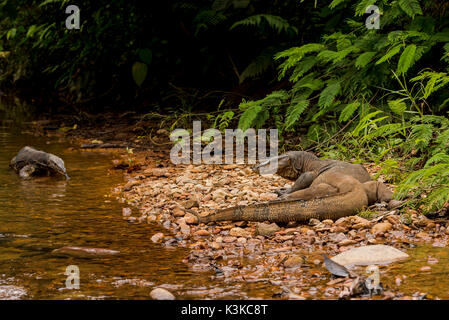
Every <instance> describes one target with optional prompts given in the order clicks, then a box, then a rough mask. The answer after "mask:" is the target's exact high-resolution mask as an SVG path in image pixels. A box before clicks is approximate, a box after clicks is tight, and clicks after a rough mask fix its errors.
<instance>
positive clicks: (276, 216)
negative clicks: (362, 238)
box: [196, 152, 392, 223]
mask: <svg viewBox="0 0 449 320" xmlns="http://www.w3.org/2000/svg"><path fill="white" fill-rule="evenodd" d="M267 164H268V162H264V163H262V164H261V165H259V166H257V167H256V170H257V169H258V168H260V167H261V166H262V165H267ZM278 165H279V169H280V170H278V173H280V174H281V175H282V176H284V177H290V178H291V179H294V177H296V176H298V175H299V178H298V179H297V182H298V181H299V183H298V184H297V183H295V185H297V187H298V186H300V187H303V186H304V185H306V187H303V188H301V189H296V191H293V192H291V193H286V194H285V195H284V196H282V197H281V199H280V200H275V201H271V202H265V203H258V204H254V205H249V206H237V207H231V208H227V209H223V210H219V211H216V212H215V213H212V214H210V215H208V216H205V217H202V216H199V215H197V214H196V216H197V217H198V219H199V222H203V223H207V222H211V221H225V220H230V221H240V220H243V221H271V222H288V221H307V220H309V219H310V218H316V219H320V220H322V219H332V220H336V219H338V218H341V217H345V216H350V215H354V214H357V213H358V212H359V211H360V210H362V209H363V208H365V207H366V206H367V205H368V204H371V203H375V202H377V201H390V200H391V197H392V192H391V191H390V190H389V189H388V188H387V187H386V186H385V185H384V184H383V183H382V182H377V181H371V179H370V176H369V174H368V172H367V171H366V169H365V168H363V166H360V165H352V164H349V163H344V162H341V161H336V160H319V159H318V158H316V157H315V156H313V155H312V154H310V153H306V152H293V153H288V154H286V155H283V156H280V157H278ZM365 173H366V174H365ZM360 180H362V181H360Z"/></svg>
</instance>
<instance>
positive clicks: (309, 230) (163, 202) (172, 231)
mask: <svg viewBox="0 0 449 320" xmlns="http://www.w3.org/2000/svg"><path fill="white" fill-rule="evenodd" d="M92 133H93V134H92ZM92 133H91V134H92V135H91V136H90V137H89V131H85V132H84V133H83V135H82V137H81V136H76V135H74V136H73V137H72V138H73V139H74V141H75V142H76V143H77V144H78V145H82V144H91V145H92V144H99V147H101V144H104V143H105V142H108V143H115V144H119V143H120V141H119V140H117V139H115V140H110V141H108V140H107V139H105V138H104V137H99V136H98V132H92ZM157 133H158V138H156V141H155V138H153V139H152V140H151V143H150V144H149V145H143V146H142V148H134V149H133V148H126V149H124V148H117V149H114V150H118V153H117V159H116V160H114V163H113V164H112V168H113V169H115V170H124V172H125V182H124V184H123V185H121V186H118V187H117V188H116V189H115V190H114V191H113V194H114V195H115V196H116V197H117V198H118V199H119V201H121V202H123V203H126V204H127V206H128V207H127V208H125V209H124V210H123V213H122V214H123V219H126V220H127V221H129V222H130V223H148V224H160V225H161V226H163V227H164V228H165V230H166V232H163V233H160V232H159V233H155V234H149V235H148V236H149V237H151V239H152V241H153V242H156V243H160V244H161V245H162V246H167V247H169V246H182V247H188V248H190V253H189V254H188V255H187V256H186V257H185V259H184V261H185V263H186V264H188V265H189V266H190V268H191V269H192V270H193V271H195V272H212V273H213V274H214V275H213V277H215V278H217V279H218V278H219V279H222V280H224V281H225V282H226V283H229V284H230V285H232V284H236V285H238V284H239V283H266V284H267V286H268V285H269V286H274V287H275V288H277V289H276V290H274V292H273V298H283V299H309V298H312V299H313V298H327V299H335V298H350V297H356V298H369V297H368V296H366V295H359V294H352V293H351V288H353V287H354V284H355V281H356V278H354V277H352V278H351V277H347V278H334V277H333V276H332V275H331V274H330V273H329V271H328V270H327V269H326V268H325V265H324V264H323V256H322V254H325V255H327V256H330V257H332V256H335V255H337V254H339V253H341V252H344V251H347V250H349V249H351V248H355V247H361V246H366V245H374V244H384V245H389V246H392V247H394V248H397V249H399V250H401V251H403V252H407V250H408V249H410V248H414V247H416V246H417V245H421V244H428V245H431V246H434V247H446V246H447V244H448V241H449V228H448V227H449V226H448V224H447V222H448V221H447V219H444V218H439V219H429V218H426V217H425V216H423V215H421V214H420V213H419V212H417V211H416V210H412V209H408V208H397V209H394V210H390V211H389V210H387V209H386V206H385V205H382V204H380V205H376V206H373V207H371V208H370V212H365V213H363V214H361V215H358V216H351V217H344V218H341V219H338V220H337V221H332V220H324V221H318V220H315V219H311V220H310V221H309V223H308V224H297V223H288V224H283V225H280V224H279V225H278V224H274V223H272V224H269V223H252V222H250V223H248V222H236V223H229V222H219V223H209V224H207V225H204V224H198V222H197V218H196V217H195V216H194V215H192V214H191V213H186V212H185V211H184V210H183V209H184V208H185V209H189V210H195V211H197V212H198V213H199V214H200V215H203V214H204V215H205V214H209V213H210V212H212V211H214V210H216V209H219V208H226V207H229V206H234V205H247V204H251V203H255V202H260V201H268V200H272V199H275V198H276V197H277V195H276V194H275V193H273V191H274V190H275V189H278V188H280V187H284V186H285V184H286V183H288V181H287V180H284V179H283V178H281V177H279V176H276V175H271V176H259V175H257V174H255V173H254V172H253V171H252V170H251V169H250V168H249V166H245V165H234V164H231V165H176V166H175V165H173V164H172V163H171V162H170V160H169V147H170V144H169V142H167V141H168V137H167V134H168V133H167V132H166V131H165V130H159V131H158V132H157ZM122 136H123V137H122V139H123V138H126V140H122V141H128V142H129V141H133V143H135V144H138V143H139V142H141V141H139V140H140V139H139V138H137V137H136V135H135V133H134V132H133V131H131V130H128V135H126V134H125V135H123V132H122ZM130 139H132V140H130ZM153 147H154V148H153ZM92 149H93V150H97V149H98V150H101V148H89V150H92ZM365 167H366V168H367V170H368V171H369V172H370V173H371V174H374V173H376V172H377V171H378V170H379V169H380V168H378V167H377V166H376V165H375V164H365ZM380 179H382V177H380ZM434 263H438V259H437V258H434V257H430V258H429V261H428V265H425V266H423V267H422V268H421V269H420V270H416V272H429V271H430V270H431V265H432V264H434ZM395 267H396V266H395V265H386V266H380V272H381V277H382V275H389V276H391V275H393V274H394V272H395V271H394V270H395ZM354 270H355V272H358V273H359V274H363V273H364V272H365V269H364V268H360V267H359V268H355V269H354ZM394 279H395V280H394V282H392V283H383V291H382V292H380V293H378V295H376V296H375V297H374V298H379V299H421V298H425V297H427V298H432V297H431V296H429V295H426V293H425V292H420V291H419V288H416V291H414V292H403V291H402V289H401V287H402V284H403V283H404V282H405V281H407V279H406V276H405V275H401V274H394ZM381 280H382V279H381ZM255 298H256V297H255Z"/></svg>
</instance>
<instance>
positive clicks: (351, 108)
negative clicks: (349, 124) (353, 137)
mask: <svg viewBox="0 0 449 320" xmlns="http://www.w3.org/2000/svg"><path fill="white" fill-rule="evenodd" d="M359 107H360V102H359V101H354V102H352V103H348V104H347V105H346V106H345V107H344V108H343V110H342V111H341V113H340V117H339V118H338V121H339V122H345V121H348V120H349V118H351V117H352V115H353V114H354V112H356V110H357V109H358V108H359Z"/></svg>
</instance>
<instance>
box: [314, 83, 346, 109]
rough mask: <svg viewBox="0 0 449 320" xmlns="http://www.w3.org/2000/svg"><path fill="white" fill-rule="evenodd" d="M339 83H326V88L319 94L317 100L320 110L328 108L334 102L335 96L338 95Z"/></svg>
mask: <svg viewBox="0 0 449 320" xmlns="http://www.w3.org/2000/svg"><path fill="white" fill-rule="evenodd" d="M340 89H341V87H340V82H339V81H338V80H336V79H332V80H330V81H328V83H327V86H326V88H324V90H323V91H322V92H321V94H320V98H319V99H318V105H319V106H320V107H321V108H326V107H329V106H330V105H331V103H332V101H334V99H335V97H336V96H337V94H339V93H340Z"/></svg>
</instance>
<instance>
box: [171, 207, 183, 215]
mask: <svg viewBox="0 0 449 320" xmlns="http://www.w3.org/2000/svg"><path fill="white" fill-rule="evenodd" d="M185 214H186V212H185V211H184V210H182V209H181V208H179V207H175V208H174V209H173V216H174V217H184V215H185Z"/></svg>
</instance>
